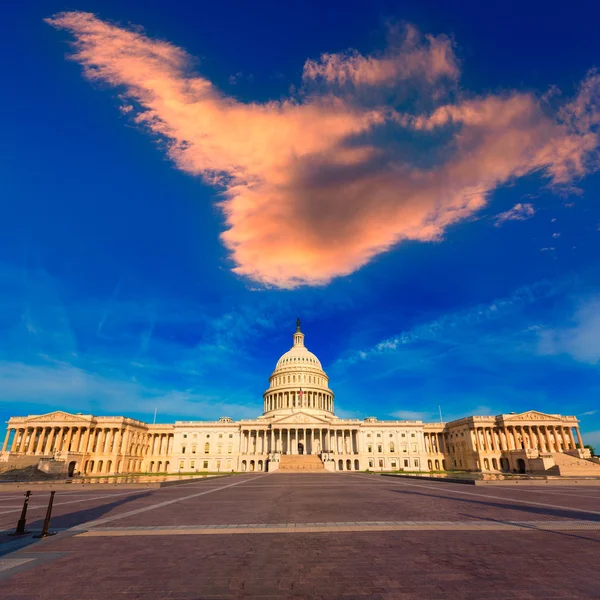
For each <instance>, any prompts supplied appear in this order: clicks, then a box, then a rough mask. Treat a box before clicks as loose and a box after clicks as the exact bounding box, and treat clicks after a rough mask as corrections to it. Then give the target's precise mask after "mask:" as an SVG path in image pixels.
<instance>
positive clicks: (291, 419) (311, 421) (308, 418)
mask: <svg viewBox="0 0 600 600" xmlns="http://www.w3.org/2000/svg"><path fill="white" fill-rule="evenodd" d="M297 423H298V424H302V425H329V423H330V421H328V420H327V419H324V418H322V417H317V416H315V415H309V414H307V413H305V412H298V413H294V414H291V415H286V416H285V417H281V418H280V419H275V420H273V421H271V425H293V424H297Z"/></svg>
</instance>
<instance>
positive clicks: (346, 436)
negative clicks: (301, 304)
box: [0, 321, 600, 476]
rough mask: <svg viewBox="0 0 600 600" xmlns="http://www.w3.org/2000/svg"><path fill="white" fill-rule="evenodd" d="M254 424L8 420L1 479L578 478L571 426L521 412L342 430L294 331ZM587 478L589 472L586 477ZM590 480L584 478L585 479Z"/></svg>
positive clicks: (351, 424) (347, 423) (326, 388)
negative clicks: (244, 475) (333, 474)
mask: <svg viewBox="0 0 600 600" xmlns="http://www.w3.org/2000/svg"><path fill="white" fill-rule="evenodd" d="M263 401H264V410H263V414H262V415H260V416H258V417H257V418H256V419H253V420H241V421H233V420H232V419H231V418H229V417H221V418H220V419H219V420H218V421H176V422H175V423H172V424H148V423H144V422H142V421H138V420H135V419H130V418H128V417H125V416H105V417H102V416H93V415H83V414H79V413H78V414H70V413H67V412H63V411H55V412H51V413H48V414H45V415H29V416H15V417H11V418H10V420H9V421H8V424H7V425H8V427H7V434H6V438H5V440H4V444H3V447H2V452H1V454H0V470H7V469H8V468H18V467H23V466H28V465H33V464H37V465H38V468H45V469H46V470H52V469H54V470H56V469H57V468H58V469H60V470H62V472H64V473H65V474H67V475H68V476H73V475H76V474H81V475H92V476H95V475H111V474H122V473H194V472H205V471H211V472H231V471H235V472H240V471H242V472H243V471H276V470H281V471H302V470H306V471H318V470H321V471H365V470H370V471H409V472H415V471H418V472H427V471H443V470H459V471H472V472H484V473H497V474H501V473H546V474H553V475H564V474H573V473H574V474H581V473H587V472H588V471H589V470H590V469H591V470H592V471H593V470H594V468H597V469H598V470H600V465H597V464H594V463H592V462H590V461H589V460H587V459H589V451H587V450H583V441H582V438H581V434H580V431H579V427H578V423H579V422H578V420H577V418H576V417H572V416H561V415H556V414H545V413H542V412H538V411H534V410H529V411H526V412H523V413H519V414H516V413H510V414H501V415H497V416H476V415H474V416H467V417H464V418H462V419H459V420H456V421H451V422H448V423H441V422H437V423H424V422H423V421H419V420H414V421H411V420H394V421H387V420H386V421H380V420H378V419H377V418H375V417H368V418H366V419H364V420H359V419H343V418H340V417H338V416H336V414H335V394H334V392H333V390H332V388H331V387H330V382H329V377H328V376H327V374H326V373H325V371H324V370H323V367H322V366H321V362H320V361H319V359H318V358H317V357H316V356H315V355H314V354H313V353H312V352H310V351H309V350H308V348H307V347H306V345H305V342H304V333H303V332H302V331H301V327H300V322H299V321H298V322H297V326H296V331H295V332H294V334H293V345H292V347H291V349H290V350H288V351H287V352H285V354H283V355H282V356H281V358H280V359H279V360H278V361H277V364H276V365H275V369H274V371H273V372H272V374H271V376H270V377H269V386H268V388H267V390H266V391H265V392H264V394H263ZM586 469H588V471H586ZM591 474H594V473H591Z"/></svg>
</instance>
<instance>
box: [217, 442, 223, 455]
mask: <svg viewBox="0 0 600 600" xmlns="http://www.w3.org/2000/svg"><path fill="white" fill-rule="evenodd" d="M217 454H223V444H219V445H218V446H217Z"/></svg>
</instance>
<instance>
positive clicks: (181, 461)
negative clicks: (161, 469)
mask: <svg viewBox="0 0 600 600" xmlns="http://www.w3.org/2000/svg"><path fill="white" fill-rule="evenodd" d="M184 465H185V462H184V461H183V460H180V461H179V468H180V469H183V466H184Z"/></svg>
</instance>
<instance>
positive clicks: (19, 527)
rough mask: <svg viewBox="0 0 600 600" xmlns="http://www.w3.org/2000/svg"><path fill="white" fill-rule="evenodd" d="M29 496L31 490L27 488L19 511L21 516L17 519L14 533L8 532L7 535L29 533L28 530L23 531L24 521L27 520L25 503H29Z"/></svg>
mask: <svg viewBox="0 0 600 600" xmlns="http://www.w3.org/2000/svg"><path fill="white" fill-rule="evenodd" d="M29 496H31V491H30V490H27V491H26V492H25V501H24V502H23V510H22V511H21V518H20V519H19V520H18V521H17V528H16V529H15V531H14V533H10V534H9V535H24V534H26V533H29V531H25V522H26V521H27V505H28V504H29Z"/></svg>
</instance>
